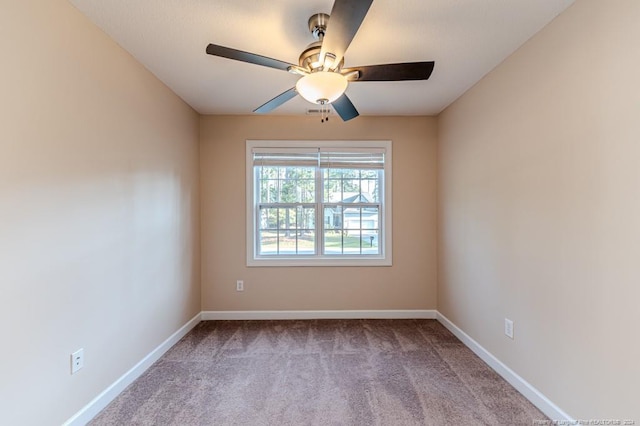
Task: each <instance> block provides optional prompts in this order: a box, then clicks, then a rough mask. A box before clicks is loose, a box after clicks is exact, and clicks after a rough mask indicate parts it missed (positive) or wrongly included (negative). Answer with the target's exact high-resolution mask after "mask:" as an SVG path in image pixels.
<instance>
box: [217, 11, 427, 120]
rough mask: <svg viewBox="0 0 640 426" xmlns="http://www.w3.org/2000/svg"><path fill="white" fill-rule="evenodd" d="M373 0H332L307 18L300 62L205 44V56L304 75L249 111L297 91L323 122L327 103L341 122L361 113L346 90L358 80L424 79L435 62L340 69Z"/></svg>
mask: <svg viewBox="0 0 640 426" xmlns="http://www.w3.org/2000/svg"><path fill="white" fill-rule="evenodd" d="M371 3H373V0H335V2H334V4H333V9H332V10H331V15H327V14H326V13H317V14H315V15H313V16H311V17H310V18H309V31H311V34H312V35H313V37H314V39H315V40H316V41H315V42H313V43H311V44H310V45H309V46H307V48H306V49H305V50H304V51H303V52H302V53H301V54H300V58H299V60H298V65H293V64H290V63H287V62H284V61H280V60H278V59H272V58H268V57H266V56H262V55H258V54H255V53H250V52H244V51H242V50H237V49H232V48H230V47H225V46H219V45H216V44H209V45H208V46H207V53H208V54H209V55H214V56H220V57H223V58H228V59H234V60H236V61H242V62H248V63H251V64H256V65H262V66H265V67H270V68H276V69H280V70H283V71H288V72H290V73H293V74H298V75H300V76H302V77H301V78H300V79H299V80H298V82H297V83H296V85H295V87H292V88H291V89H289V90H287V91H286V92H284V93H281V94H279V95H278V96H276V97H275V98H273V99H271V100H270V101H268V102H267V103H265V104H263V105H261V106H259V107H258V108H256V109H255V110H254V111H253V112H256V113H267V112H269V111H271V110H273V109H275V108H277V107H279V106H280V105H282V104H284V103H285V102H287V101H289V100H291V99H293V98H294V97H295V96H296V95H298V94H299V95H300V96H302V97H303V98H304V99H305V100H307V101H309V102H311V103H313V104H318V105H320V106H321V109H322V121H326V120H328V115H327V113H328V108H329V105H333V108H334V109H335V111H336V112H337V113H338V115H339V116H340V118H342V120H343V121H347V120H351V119H352V118H355V117H357V116H358V115H359V113H358V111H357V110H356V108H355V106H354V105H353V103H351V100H350V99H349V98H348V97H347V95H346V93H345V90H346V89H347V86H348V85H349V83H352V82H358V81H403V80H426V79H428V78H429V76H431V72H432V71H433V66H434V62H433V61H429V62H405V63H398V64H381V65H367V66H360V67H351V68H343V65H344V54H345V52H346V50H347V49H348V48H349V45H350V44H351V41H352V40H353V38H354V37H355V35H356V33H357V32H358V29H359V28H360V25H361V24H362V21H363V20H364V18H365V16H366V15H367V12H368V11H369V7H371Z"/></svg>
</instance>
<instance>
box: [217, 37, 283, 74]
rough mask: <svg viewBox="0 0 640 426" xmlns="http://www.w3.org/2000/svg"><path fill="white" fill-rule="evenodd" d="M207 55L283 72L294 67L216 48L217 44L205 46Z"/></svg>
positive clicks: (253, 55)
mask: <svg viewBox="0 0 640 426" xmlns="http://www.w3.org/2000/svg"><path fill="white" fill-rule="evenodd" d="M207 53H208V54H209V55H213V56H221V57H223V58H228V59H235V60H236V61H241V62H248V63H250V64H256V65H262V66H263V67H269V68H275V69H279V70H283V71H287V69H288V68H289V67H290V66H294V65H292V64H289V63H287V62H283V61H279V60H277V59H272V58H267V57H266V56H262V55H256V54H255V53H249V52H243V51H242V50H237V49H232V48H230V47H224V46H218V45H217V44H209V45H208V46H207Z"/></svg>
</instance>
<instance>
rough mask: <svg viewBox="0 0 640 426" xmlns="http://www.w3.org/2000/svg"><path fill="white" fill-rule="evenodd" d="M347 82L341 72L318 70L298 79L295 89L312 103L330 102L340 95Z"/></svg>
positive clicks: (345, 88)
mask: <svg viewBox="0 0 640 426" xmlns="http://www.w3.org/2000/svg"><path fill="white" fill-rule="evenodd" d="M348 84H349V83H348V82H347V79H346V78H345V77H344V76H343V75H342V74H338V73H337V72H330V71H318V72H314V73H311V74H308V75H305V76H304V77H302V78H301V79H300V80H298V82H297V83H296V91H297V92H298V93H299V94H300V96H302V97H303V98H304V99H306V100H307V101H309V102H311V103H312V104H330V103H331V102H333V101H335V100H336V99H338V98H339V97H340V96H342V94H343V93H344V91H345V90H347V85H348Z"/></svg>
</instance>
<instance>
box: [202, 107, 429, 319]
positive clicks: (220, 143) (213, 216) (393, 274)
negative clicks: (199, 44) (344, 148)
mask: <svg viewBox="0 0 640 426" xmlns="http://www.w3.org/2000/svg"><path fill="white" fill-rule="evenodd" d="M200 132H201V135H200V137H201V144H200V171H201V173H200V176H201V181H200V182H201V202H202V210H201V217H202V308H203V310H216V311H226V310H325V309H330V310H333V309H366V310H371V309H435V307H436V258H435V256H436V245H435V232H436V231H435V229H436V228H435V227H436V222H435V220H436V219H435V208H436V207H435V201H436V195H435V194H436V193H435V191H436V187H435V177H436V164H435V157H436V123H435V119H434V118H428V117H403V118H400V117H359V118H357V119H356V120H353V121H350V122H347V123H343V122H340V120H339V119H338V118H335V119H333V120H332V121H330V122H329V123H325V124H322V123H320V119H319V118H317V117H278V116H206V117H202V118H201V121H200ZM296 138H299V139H367V138H371V139H390V140H392V141H393V266H392V267H367V268H364V267H363V268H353V267H321V268H317V267H316V268H277V267H252V268H248V267H247V266H246V250H245V236H246V234H245V228H246V223H245V141H246V140H247V139H296ZM237 279H243V280H244V281H245V291H244V292H241V293H240V292H236V291H235V282H236V280H237Z"/></svg>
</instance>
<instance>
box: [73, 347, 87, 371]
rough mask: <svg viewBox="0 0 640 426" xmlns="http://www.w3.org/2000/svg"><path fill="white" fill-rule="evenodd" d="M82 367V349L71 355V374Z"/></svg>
mask: <svg viewBox="0 0 640 426" xmlns="http://www.w3.org/2000/svg"><path fill="white" fill-rule="evenodd" d="M82 367H84V349H82V348H80V349H78V350H77V351H75V352H74V353H72V354H71V374H76V373H77V372H78V371H79V370H80V369H81V368H82Z"/></svg>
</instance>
